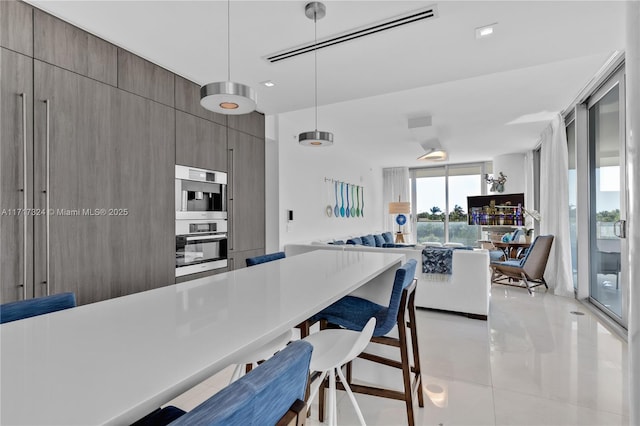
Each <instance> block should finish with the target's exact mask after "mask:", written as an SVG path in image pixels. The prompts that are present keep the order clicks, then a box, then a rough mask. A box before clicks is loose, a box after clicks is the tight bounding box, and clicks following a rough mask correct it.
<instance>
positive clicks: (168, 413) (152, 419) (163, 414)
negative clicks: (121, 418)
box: [131, 405, 187, 426]
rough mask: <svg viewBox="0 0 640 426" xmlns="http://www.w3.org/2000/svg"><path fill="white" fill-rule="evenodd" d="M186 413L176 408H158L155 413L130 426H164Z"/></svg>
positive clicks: (171, 406)
mask: <svg viewBox="0 0 640 426" xmlns="http://www.w3.org/2000/svg"><path fill="white" fill-rule="evenodd" d="M186 413H187V412H186V411H184V410H181V409H180V408H178V407H174V406H173V405H169V406H167V407H164V408H162V409H160V408H158V409H157V410H156V411H154V412H152V413H150V414H147V415H146V416H144V417H143V418H141V419H140V420H138V421H137V422H135V423H132V424H131V426H166V425H168V424H169V423H171V422H172V421H174V420H175V419H177V418H178V417H181V416H183V415H185V414H186Z"/></svg>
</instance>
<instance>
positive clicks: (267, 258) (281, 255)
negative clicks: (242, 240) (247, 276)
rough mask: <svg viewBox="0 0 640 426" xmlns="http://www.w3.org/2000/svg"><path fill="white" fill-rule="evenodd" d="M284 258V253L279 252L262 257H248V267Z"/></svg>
mask: <svg viewBox="0 0 640 426" xmlns="http://www.w3.org/2000/svg"><path fill="white" fill-rule="evenodd" d="M284 258H285V254H284V252H283V251H279V252H276V253H269V254H264V255H262V256H256V257H248V258H247V259H246V262H247V266H255V265H259V264H261V263H267V262H273V261H274V260H278V259H284Z"/></svg>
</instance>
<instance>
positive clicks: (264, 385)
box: [171, 340, 313, 426]
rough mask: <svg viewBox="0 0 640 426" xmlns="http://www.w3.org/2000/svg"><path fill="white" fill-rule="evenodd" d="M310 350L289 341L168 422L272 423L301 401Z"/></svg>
mask: <svg viewBox="0 0 640 426" xmlns="http://www.w3.org/2000/svg"><path fill="white" fill-rule="evenodd" d="M312 350H313V346H311V344H309V343H308V342H303V341H301V340H298V341H295V342H293V343H291V344H290V345H289V346H287V347H286V348H284V349H283V350H281V351H280V352H278V353H277V354H276V355H274V356H273V357H271V358H269V359H268V360H267V361H265V362H264V363H262V364H261V365H259V366H258V367H257V368H255V369H253V370H251V371H250V372H249V373H248V374H247V375H246V376H243V377H242V378H241V379H239V380H236V381H235V382H233V383H232V384H230V385H229V386H227V387H226V388H224V389H222V390H221V391H220V392H218V393H217V394H215V395H214V396H212V397H211V398H209V399H208V400H206V401H205V402H203V403H202V404H200V405H198V406H197V407H196V408H194V409H193V410H192V411H190V412H188V413H187V414H185V415H184V416H182V417H180V418H178V419H177V420H176V421H174V422H173V423H171V425H172V426H178V425H183V426H187V425H188V426H191V425H208V426H218V425H219V426H227V425H275V424H276V423H277V422H278V420H280V418H281V417H282V416H284V415H285V413H286V412H287V411H288V410H289V407H291V405H293V403H294V402H295V401H296V400H297V399H299V400H301V401H304V396H305V391H306V388H307V379H308V377H309V362H310V361H311V352H312Z"/></svg>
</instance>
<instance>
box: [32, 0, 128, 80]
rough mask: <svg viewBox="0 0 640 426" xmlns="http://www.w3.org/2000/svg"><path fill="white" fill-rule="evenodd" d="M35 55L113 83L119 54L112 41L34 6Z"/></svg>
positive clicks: (37, 57) (85, 74)
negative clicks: (109, 41) (107, 40)
mask: <svg viewBox="0 0 640 426" xmlns="http://www.w3.org/2000/svg"><path fill="white" fill-rule="evenodd" d="M33 29H34V31H33V37H34V39H33V49H34V52H33V53H34V58H35V59H40V60H42V61H44V62H47V63H50V64H54V65H57V66H59V67H62V68H65V69H67V70H70V71H73V72H77V73H78V74H82V75H84V76H86V77H91V78H93V79H95V80H98V81H102V82H103V83H108V84H110V85H112V86H115V85H116V84H117V82H118V75H117V72H118V68H117V67H118V54H117V49H116V47H115V46H114V45H112V44H111V43H108V42H106V41H104V40H102V39H101V38H98V37H96V36H94V35H93V34H89V33H88V32H86V31H83V30H81V29H80V28H78V27H75V26H73V25H71V24H69V23H67V22H65V21H63V20H61V19H58V18H56V17H54V16H51V15H49V14H48V13H45V12H43V11H41V10H38V9H35V11H34V17H33Z"/></svg>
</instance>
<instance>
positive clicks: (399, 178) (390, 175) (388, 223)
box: [382, 167, 411, 234]
mask: <svg viewBox="0 0 640 426" xmlns="http://www.w3.org/2000/svg"><path fill="white" fill-rule="evenodd" d="M410 194H411V185H410V180H409V168H408V167H392V168H387V169H382V201H383V205H382V207H383V209H384V211H383V212H382V217H384V218H385V219H384V230H385V231H390V232H394V233H395V232H397V231H398V225H397V224H396V222H395V219H396V215H390V214H389V203H391V202H394V201H398V197H400V201H404V202H409V201H411V199H410V196H411V195H410ZM406 216H407V223H406V224H405V225H404V226H403V227H402V232H404V233H407V234H411V220H410V217H409V215H406Z"/></svg>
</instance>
